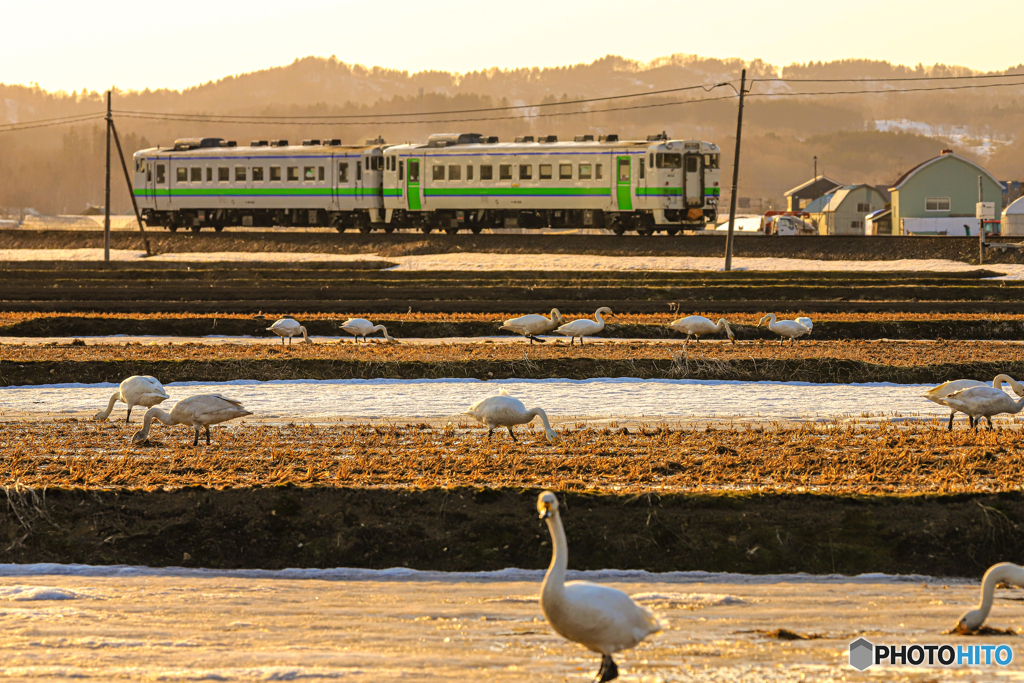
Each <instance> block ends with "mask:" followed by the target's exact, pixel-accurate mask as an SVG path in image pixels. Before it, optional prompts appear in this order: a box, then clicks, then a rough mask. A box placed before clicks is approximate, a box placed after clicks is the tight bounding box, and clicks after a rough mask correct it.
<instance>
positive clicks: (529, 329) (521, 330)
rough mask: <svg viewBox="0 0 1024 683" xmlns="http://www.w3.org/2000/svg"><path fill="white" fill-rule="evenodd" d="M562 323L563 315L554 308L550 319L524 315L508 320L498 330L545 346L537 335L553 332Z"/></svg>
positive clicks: (541, 316) (535, 315)
mask: <svg viewBox="0 0 1024 683" xmlns="http://www.w3.org/2000/svg"><path fill="white" fill-rule="evenodd" d="M562 322H563V320H562V314H561V313H559V312H558V309H557V308H552V309H551V317H550V318H546V317H544V316H543V315H537V314H532V315H524V316H520V317H518V318H510V319H509V320H506V321H505V324H504V325H502V326H501V327H499V328H498V329H499V330H509V331H510V332H515V333H516V334H521V335H523V336H524V337H526V338H527V339H529V340H530V344H533V342H534V340H535V339H536V340H537V341H539V342H540V343H541V344H543V343H544V340H543V339H537V335H538V334H544V333H546V332H550V331H552V330H553V329H555V328H556V327H558V326H559V325H561V324H562Z"/></svg>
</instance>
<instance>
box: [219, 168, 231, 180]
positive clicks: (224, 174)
mask: <svg viewBox="0 0 1024 683" xmlns="http://www.w3.org/2000/svg"><path fill="white" fill-rule="evenodd" d="M230 181H231V169H230V168H228V167H227V166H218V167H217V182H219V183H226V182H230Z"/></svg>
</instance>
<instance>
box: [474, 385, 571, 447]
mask: <svg viewBox="0 0 1024 683" xmlns="http://www.w3.org/2000/svg"><path fill="white" fill-rule="evenodd" d="M462 414H463V415H469V416H470V417H471V418H473V419H474V420H476V421H477V422H480V423H482V424H485V425H487V436H488V437H490V436H491V433H493V432H494V428H495V427H505V428H506V429H508V434H509V436H511V437H512V440H513V441H518V439H516V435H515V434H513V433H512V427H514V426H515V425H524V424H528V423H530V422H532V421H533V418H535V417H537V416H540V421H541V422H543V423H544V436H546V437H547V438H548V441H554V440H555V439H557V438H558V433H557V432H556V431H555V430H554V429H552V428H551V423H550V422H548V414H547V413H545V412H544V409H543V408H531V409H530V410H527V409H526V406H525V405H523V402H522V401H520V400H519V399H518V398H514V397H512V396H509V395H508V392H507V391H505V390H504V389H502V390H501V392H500V393H499V394H498V395H497V396H488V397H487V398H485V399H483V400H481V401H477V402H476V403H474V404H473V405H471V406H470V407H469V410H467V411H466V412H464V413H462Z"/></svg>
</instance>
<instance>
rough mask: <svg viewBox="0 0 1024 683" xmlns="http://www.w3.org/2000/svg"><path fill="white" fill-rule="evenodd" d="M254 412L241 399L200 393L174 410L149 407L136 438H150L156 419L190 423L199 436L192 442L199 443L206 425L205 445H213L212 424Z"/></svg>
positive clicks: (135, 439) (139, 439)
mask: <svg viewBox="0 0 1024 683" xmlns="http://www.w3.org/2000/svg"><path fill="white" fill-rule="evenodd" d="M246 415H252V413H250V412H249V411H248V410H246V409H245V408H243V407H242V404H241V403H239V402H238V401H234V400H232V399H230V398H227V397H225V396H221V395H220V394H199V395H198V396H189V397H188V398H185V399H182V400H180V401H178V402H177V403H175V404H174V407H173V408H171V412H170V413H168V412H167V411H166V410H161V409H160V408H150V409H149V410H148V411H146V419H145V420H144V421H143V424H142V429H140V430H139V431H137V432H135V436H133V437H132V440H133V441H136V442H140V443H141V442H143V441H145V440H146V439H148V438H149V429H150V426H151V425H152V423H153V419H154V418H155V419H157V420H159V421H160V422H163V423H164V424H165V425H191V426H192V427H195V430H196V438H195V439H194V440H193V441H192V445H193V446H197V445H199V431H200V428H205V429H206V445H207V446H209V445H210V425H215V424H220V423H221V422H227V421H228V420H233V419H235V418H236V417H245V416H246Z"/></svg>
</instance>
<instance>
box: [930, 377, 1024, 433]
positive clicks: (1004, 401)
mask: <svg viewBox="0 0 1024 683" xmlns="http://www.w3.org/2000/svg"><path fill="white" fill-rule="evenodd" d="M945 403H946V405H947V406H949V407H950V408H952V409H953V410H957V411H960V412H961V413H965V414H966V415H967V419H968V423H969V424H970V425H971V427H973V428H974V429H977V428H978V423H979V422H981V418H985V419H986V420H988V426H989V429H992V416H993V415H1000V414H1002V413H1011V414H1013V413H1019V412H1020V411H1021V410H1022V409H1024V398H1021V399H1020V400H1019V401H1014V400H1013V399H1012V398H1010V395H1009V394H1007V393H1006V392H1005V391H1003V390H1002V389H1001V388H1000V389H996V388H995V387H989V386H980V387H968V388H966V389H961V390H960V391H956V392H954V393H952V394H950V395H948V396H946V398H945Z"/></svg>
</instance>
